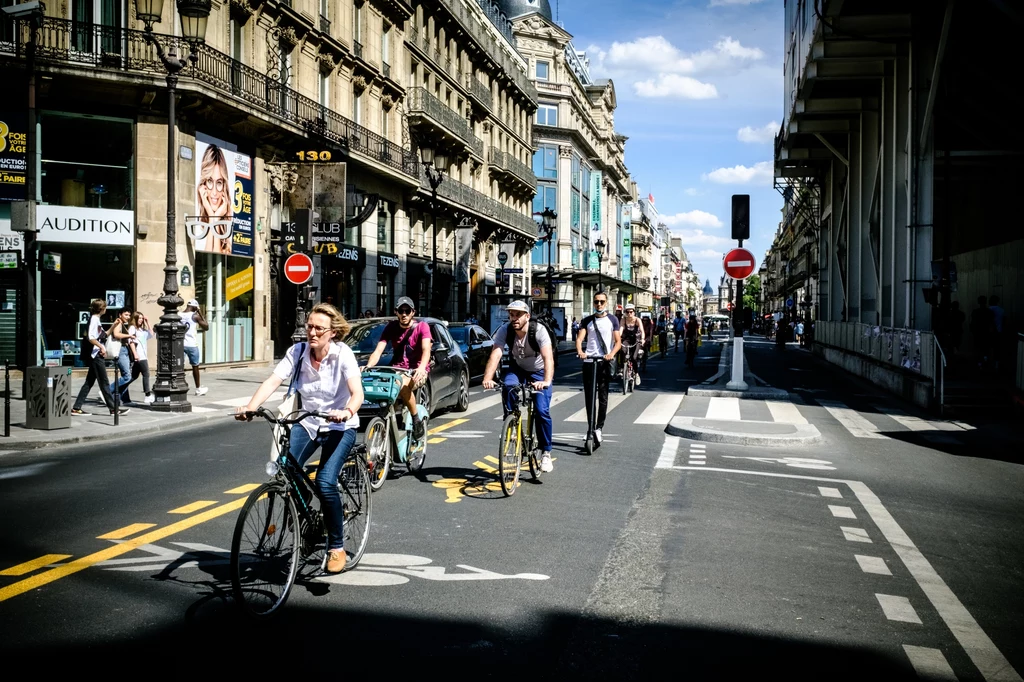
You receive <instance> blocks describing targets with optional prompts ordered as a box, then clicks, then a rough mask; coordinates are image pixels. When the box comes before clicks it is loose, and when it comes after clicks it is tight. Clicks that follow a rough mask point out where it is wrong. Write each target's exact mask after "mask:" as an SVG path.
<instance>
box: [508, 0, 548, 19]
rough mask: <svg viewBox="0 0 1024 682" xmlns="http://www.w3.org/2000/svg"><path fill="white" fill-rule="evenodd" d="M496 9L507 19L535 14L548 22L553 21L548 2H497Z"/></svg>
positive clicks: (512, 0)
mask: <svg viewBox="0 0 1024 682" xmlns="http://www.w3.org/2000/svg"><path fill="white" fill-rule="evenodd" d="M498 7H500V8H501V11H502V12H504V13H505V16H506V17H508V18H509V19H515V18H516V17H521V16H523V15H524V14H530V13H532V12H537V13H538V14H540V15H541V16H543V17H544V18H545V19H547V20H548V21H553V19H552V17H551V3H550V2H548V0H498Z"/></svg>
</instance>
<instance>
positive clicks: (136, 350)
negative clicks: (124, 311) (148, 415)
mask: <svg viewBox="0 0 1024 682" xmlns="http://www.w3.org/2000/svg"><path fill="white" fill-rule="evenodd" d="M128 334H129V335H130V336H131V344H130V347H129V351H130V352H131V353H132V356H133V362H132V377H131V379H130V380H129V381H128V383H127V384H125V385H124V387H123V388H122V389H121V391H122V392H123V395H124V398H123V401H122V404H123V403H127V402H128V386H129V384H131V383H132V382H134V381H135V380H136V379H138V378H139V377H140V376H141V377H142V391H143V393H145V394H146V397H145V398H144V399H143V402H145V403H146V404H152V403H153V401H154V400H155V399H156V398H155V396H154V395H153V392H152V391H151V390H150V388H151V387H150V379H149V349H148V348H147V347H146V344H148V343H149V340H150V339H151V338H153V336H154V334H153V328H152V327H151V326H150V325H149V318H147V317H146V316H145V315H144V314H142V313H141V312H139V311H136V312H135V314H134V315H132V320H131V326H130V327H128Z"/></svg>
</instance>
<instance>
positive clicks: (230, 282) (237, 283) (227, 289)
mask: <svg viewBox="0 0 1024 682" xmlns="http://www.w3.org/2000/svg"><path fill="white" fill-rule="evenodd" d="M254 273H255V270H254V269H253V266H251V265H250V266H249V267H247V268H246V269H245V270H242V271H241V272H239V273H237V274H234V275H231V276H230V277H228V278H227V280H225V282H224V293H225V299H226V300H228V301H230V300H231V299H233V298H238V297H239V296H241V295H242V294H244V293H246V292H247V291H252V287H253V274H254Z"/></svg>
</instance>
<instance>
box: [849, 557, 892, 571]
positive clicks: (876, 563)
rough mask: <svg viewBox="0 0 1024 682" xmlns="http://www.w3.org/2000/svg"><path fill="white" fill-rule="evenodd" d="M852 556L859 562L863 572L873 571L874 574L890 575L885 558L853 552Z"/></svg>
mask: <svg viewBox="0 0 1024 682" xmlns="http://www.w3.org/2000/svg"><path fill="white" fill-rule="evenodd" d="M853 558H854V559H856V560H857V563H858V564H860V570H862V571H864V572H865V573H874V574H875V575H892V571H890V570H889V567H888V566H887V565H886V563H885V559H882V558H881V557H877V556H864V555H863V554H854V555H853Z"/></svg>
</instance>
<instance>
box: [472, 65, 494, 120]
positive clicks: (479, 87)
mask: <svg viewBox="0 0 1024 682" xmlns="http://www.w3.org/2000/svg"><path fill="white" fill-rule="evenodd" d="M465 84H466V88H467V89H469V94H470V95H472V96H473V97H474V98H475V99H476V100H477V102H479V103H480V104H482V105H483V106H484V108H486V109H487V111H490V110H491V108H492V107H493V106H494V104H493V102H491V89H490V88H488V87H487V86H486V85H484V84H483V83H481V82H480V81H479V79H477V78H474V77H473V75H472V74H468V73H467V74H466V76H465Z"/></svg>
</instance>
